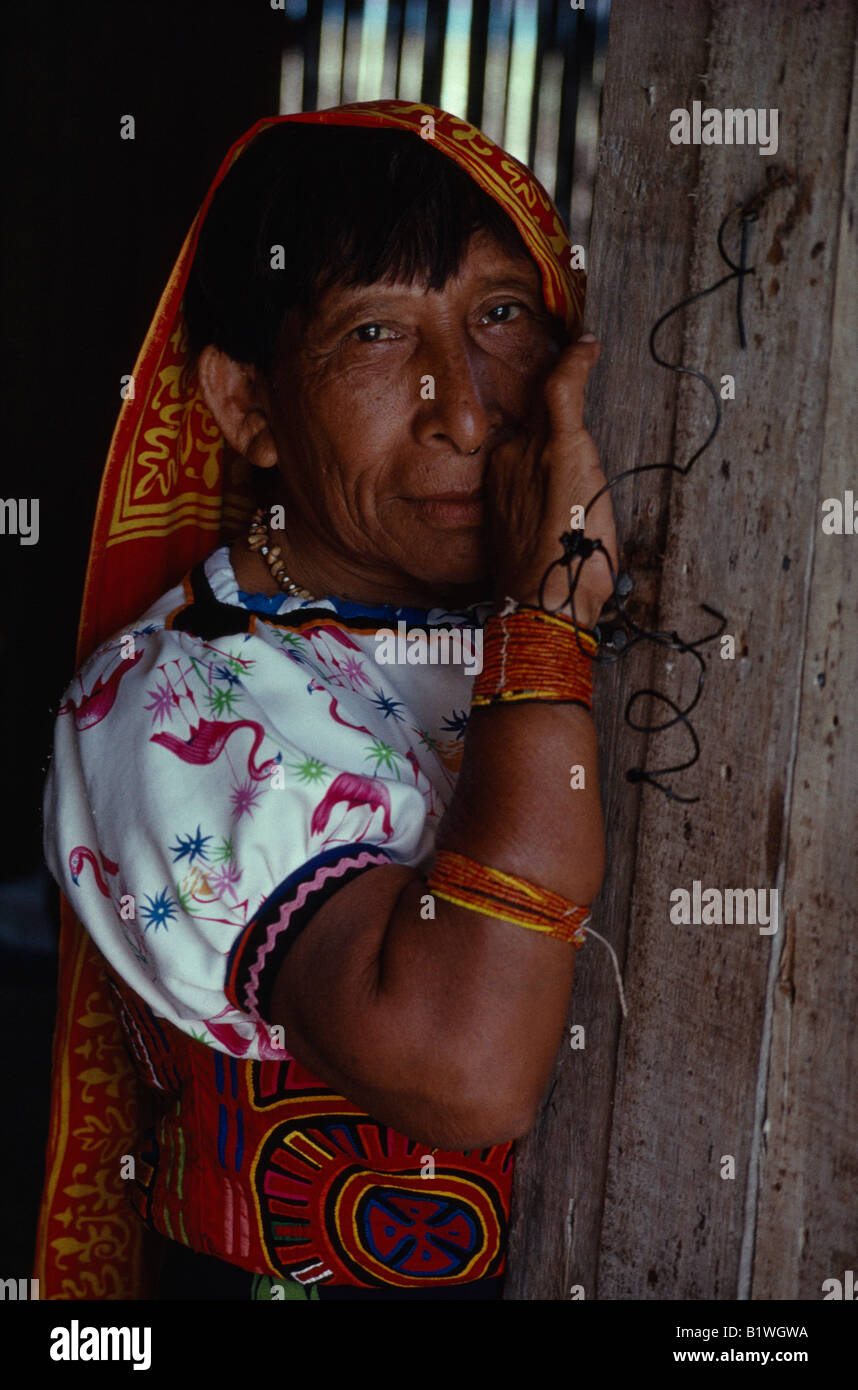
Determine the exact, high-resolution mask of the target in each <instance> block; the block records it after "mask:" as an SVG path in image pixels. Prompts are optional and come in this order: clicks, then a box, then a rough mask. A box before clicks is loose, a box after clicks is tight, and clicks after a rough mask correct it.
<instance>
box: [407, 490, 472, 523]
mask: <svg viewBox="0 0 858 1390" xmlns="http://www.w3.org/2000/svg"><path fill="white" fill-rule="evenodd" d="M408 500H409V502H410V503H411V505H412V506H414V507H416V508H417V509H418V511H420V512H421V513H422V515H423V516H425V517H426V519H427V520H428V521H431V522H432V523H433V524H434V525H436V526H480V525H481V524H482V520H483V495H482V493H481V492H439V493H435V494H433V496H431V497H410V498H409V499H408Z"/></svg>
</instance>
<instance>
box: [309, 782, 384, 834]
mask: <svg viewBox="0 0 858 1390" xmlns="http://www.w3.org/2000/svg"><path fill="white" fill-rule="evenodd" d="M341 801H345V802H346V803H347V805H346V811H345V814H344V815H343V818H342V820H341V821H340V822H339V825H337V827H336V828H337V830H339V829H341V827H342V825H343V823H344V822H345V819H346V816H348V814H349V812H350V811H353V810H354V809H355V807H357V806H365V807H368V808H369V815H368V816H367V819H366V823H365V824H364V825H363V827H362V829H361V832H360V834H357V833H355V834H354V835H353V836H351V837H350V838H351V839H355V840H362V839H363V837H364V835H365V834H366V832H367V831H368V830H369V827H370V825H371V824H372V818H373V816H374V815H375V813H376V811H379V810H380V811H381V812H382V817H383V819H382V828H383V830H384V838H385V839H386V840H388V839H390V836H391V835H392V834H393V822H392V821H391V819H390V793H389V792H388V790H387V787H386V786H385V785H384V783H383V782H380V781H379V780H378V778H376V777H363V776H362V775H361V774H360V773H359V772H341V773H340V774H339V776H337V777H335V778H334V780H333V782H332V783H331V785H330V786H329V787H328V790H327V791H326V792H325V795H324V796H323V797H322V800H321V801H320V802H319V804H318V806H317V807H316V809H315V810H314V812H313V817H312V820H311V821H310V833H311V834H313V835H321V834H322V832H323V831H324V830H325V829H326V828H327V825H328V820H329V818H330V815H331V811H332V810H333V809H334V807H335V806H336V805H338V804H339V803H340V802H341ZM333 838H334V836H333V834H331V835H326V836H325V841H324V842H325V844H328V843H329V842H330V841H331V840H332V839H333ZM344 843H345V842H344Z"/></svg>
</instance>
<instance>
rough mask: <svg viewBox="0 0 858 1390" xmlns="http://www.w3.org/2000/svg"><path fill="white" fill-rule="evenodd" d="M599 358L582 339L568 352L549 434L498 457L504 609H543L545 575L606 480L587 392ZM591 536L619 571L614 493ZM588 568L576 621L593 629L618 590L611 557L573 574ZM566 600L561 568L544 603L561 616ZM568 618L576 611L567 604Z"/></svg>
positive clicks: (549, 400)
mask: <svg viewBox="0 0 858 1390" xmlns="http://www.w3.org/2000/svg"><path fill="white" fill-rule="evenodd" d="M600 351H601V348H600V345H599V343H597V342H596V341H595V340H592V341H586V340H580V339H579V341H578V342H577V343H574V344H573V345H572V346H571V347H568V348H565V349H564V351H563V352H562V354H561V356H560V357H559V359H558V361H557V363H556V365H555V366H554V368H553V369H552V371H551V374H550V376H549V377H548V378H547V380H546V382H545V387H544V396H545V406H546V410H547V427H546V426H545V425H543V426H542V428H541V429H539V430H537V432H536V433H535V434H534V435H533V436H532V438H531V439H530V441H529V443H528V444H527V445H526V447H523V445H522V441H521V439H520V438H517V439H515V440H512V441H510V442H509V443H507V444H503V445H500V446H499V447H498V448H497V449H495V450H494V451H493V453H492V457H491V462H490V465H489V468H488V470H487V473H486V477H485V480H484V490H485V496H486V501H487V510H488V517H489V521H488V526H489V542H490V545H491V547H492V552H493V555H494V576H495V601H496V604H497V605H498V606H499V607H502V606H503V603H504V601H505V600H506V599H507V598H513V599H515V600H516V601H517V602H518V603H527V604H538V602H539V598H538V594H539V584H540V581H541V579H542V576H543V574H544V573H545V571H546V570H547V569H548V566H549V565H550V564H551V562H552V561H553V560H557V559H559V558H560V556H561V555H562V547H561V544H560V535H561V532H563V531H569V530H571V529H573V528H572V527H571V526H570V513H571V509H572V507H573V506H581V507H585V506H586V505H587V503H588V502H589V501H590V499H591V498H592V497H593V496H594V494H595V493H597V492H598V491H599V489H600V488H603V487H604V486H605V483H606V481H607V480H606V478H605V475H604V473H603V472H602V469H601V467H600V464H599V455H598V454H597V452H596V446H595V444H594V443H593V441H592V439H591V438H590V435H589V434H588V432H587V430H586V429H585V428H584V390H585V387H586V385H587V379H588V377H589V375H590V372H591V370H592V368H593V367H594V366H595V365H596V363H597V362H598V360H599V354H600ZM546 434H547V437H546ZM584 534H585V535H586V536H588V537H589V538H590V539H591V540H596V539H597V538H598V539H599V540H601V542H602V544H603V545H604V546H605V549H606V550H607V551H608V554H609V555H610V557H611V563H612V565H613V566H614V571H615V572H616V570H617V567H618V561H617V536H616V529H615V526H614V514H613V508H612V506H611V501H610V494H609V493H605V494H604V496H603V497H600V498H599V501H598V502H597V503H596V505H595V506H594V507H593V509H592V511H590V512H589V513H588V515H587V521H586V527H585V531H584ZM582 563H583V565H584V569H583V572H582V574H581V578H580V580H579V582H578V585H577V588H576V590H575V618H576V620H577V621H578V622H579V623H580V624H582V625H583V626H585V627H592V626H593V624H594V623H595V622H596V621H597V619H598V617H599V614H600V612H601V611H602V608H603V607H604V605H605V603H606V602H607V600H608V599H609V598H610V597H611V594H612V592H613V589H612V585H611V577H610V570H609V568H608V564H607V561H606V559H605V556H604V555H601V554H599V553H598V552H595V553H594V554H593V555H591V556H590V557H589V558H588V559H587V560H586V561H583V562H582V561H580V560H576V561H574V562H573V575H574V574H575V572H576V571H577V569H578V568H579V567H580V566H581V565H582ZM567 597H568V583H567V579H566V573H565V570H564V569H561V568H557V569H555V570H554V571H553V572H552V574H551V577H550V579H549V581H548V584H547V585H546V588H545V594H544V599H545V604H546V606H547V607H548V608H551V609H556V608H557V607H558V605H560V604H561V602H562V601H563V600H564V599H566V598H567ZM561 611H563V612H566V613H569V612H570V611H571V610H570V608H569V604H568V602H567V603H566V604H565V607H564V608H563V609H562V610H561Z"/></svg>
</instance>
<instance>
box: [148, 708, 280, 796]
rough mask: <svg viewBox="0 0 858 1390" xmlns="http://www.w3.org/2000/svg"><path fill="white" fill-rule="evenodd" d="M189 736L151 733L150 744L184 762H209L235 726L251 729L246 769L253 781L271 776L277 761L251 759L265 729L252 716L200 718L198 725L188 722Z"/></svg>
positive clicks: (219, 751)
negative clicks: (156, 745) (250, 745)
mask: <svg viewBox="0 0 858 1390" xmlns="http://www.w3.org/2000/svg"><path fill="white" fill-rule="evenodd" d="M190 729H191V733H190V737H189V738H186V739H184V738H179V737H178V736H177V735H176V734H166V733H162V734H153V735H152V738H151V740H150V742H151V743H160V744H161V746H162V747H164V748H167V749H169V751H170V752H171V753H175V754H176V757H177V758H181V759H182V762H184V763H194V764H195V765H200V764H203V763H213V762H214V761H215V759H216V758H218V757H219V756H220V754H221V753H222V752H223V750H224V748H225V746H226V742H227V739H228V738H229V737H230V735H232V734H234V733H235V731H236V729H252V730H253V735H254V737H253V747H252V748H251V750H250V752H249V753H248V755H247V772H248V775H249V776H250V777H252V778H253V780H254V781H255V782H261V781H263V780H264V779H265V778H266V777H269V776H270V775H271V771H272V769H273V768H275V767H276V766H277V764H278V763H279V762H280V757H279V756H278V757H276V758H269V759H268V760H267V761H266V762H264V763H260V764H259V765H258V766H257V765H256V763H255V762H254V758H255V755H256V750H257V749H258V747H259V745H260V743H261V742H262V740H263V739H264V737H265V730H264V729H263V727H262V725H261V724H259V723H257V721H256V720H255V719H236V720H234V721H233V722H232V723H230V722H229V721H228V720H223V719H219V720H212V719H201V720H200V722H199V724H191V726H190Z"/></svg>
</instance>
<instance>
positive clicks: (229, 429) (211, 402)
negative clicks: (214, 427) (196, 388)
mask: <svg viewBox="0 0 858 1390" xmlns="http://www.w3.org/2000/svg"><path fill="white" fill-rule="evenodd" d="M197 373H198V376H199V382H200V391H201V392H202V396H203V400H204V401H205V403H206V405H207V406H208V408H209V410H210V411H211V413H212V415H213V416H214V418H215V420H216V422H217V424H218V426H219V428H220V430H221V433H222V434H223V436H224V438H225V439H226V441H227V443H229V444H231V445H232V447H233V449H235V450H236V452H237V453H239V454H241V455H242V456H243V457H244V458H246V459H247V461H248V463H252V464H254V465H255V466H256V467H257V468H276V466H277V462H278V458H277V446H276V444H275V442H274V437H273V435H272V433H271V429H270V426H269V422H268V389H267V387H266V385H265V381H264V378H263V376H262V374H261V372H260V371H259V369H258V368H257V367H254V366H251V365H249V364H248V363H245V362H236V361H235V360H234V359H233V358H232V357H228V356H227V354H226V353H225V352H220V351H219V349H218V348H216V347H215V346H214V345H213V344H212V343H209V345H208V347H204V348H203V350H202V352H201V353H200V356H199V362H198V365H197Z"/></svg>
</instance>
